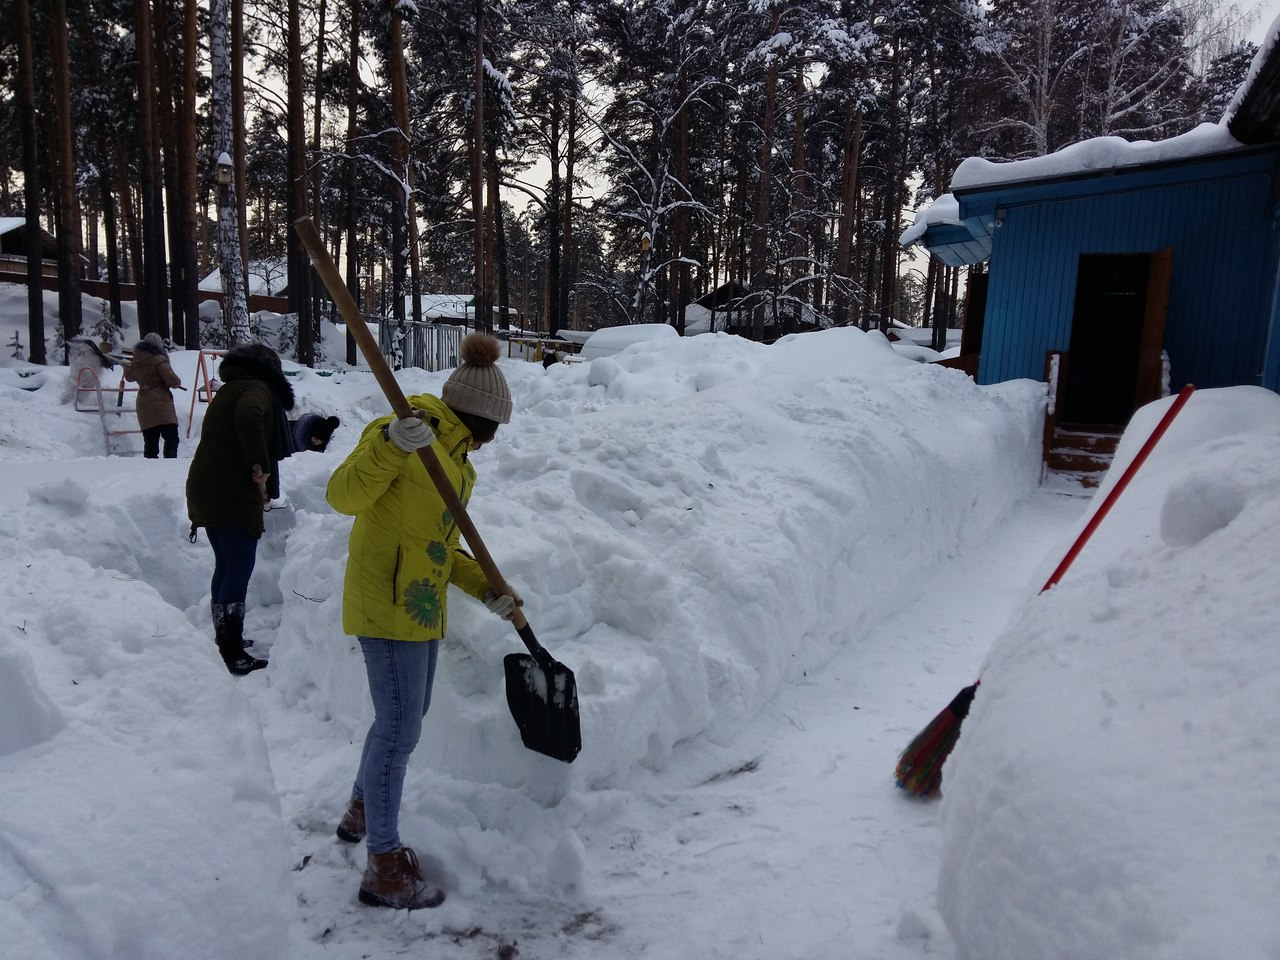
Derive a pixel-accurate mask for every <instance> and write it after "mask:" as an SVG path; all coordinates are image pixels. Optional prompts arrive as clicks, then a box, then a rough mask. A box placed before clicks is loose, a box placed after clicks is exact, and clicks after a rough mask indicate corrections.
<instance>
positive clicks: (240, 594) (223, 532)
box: [204, 527, 258, 603]
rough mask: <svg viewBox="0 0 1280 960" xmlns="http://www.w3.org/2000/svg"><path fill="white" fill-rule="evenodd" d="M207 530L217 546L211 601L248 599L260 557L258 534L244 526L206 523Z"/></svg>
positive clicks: (210, 584) (215, 549) (221, 601)
mask: <svg viewBox="0 0 1280 960" xmlns="http://www.w3.org/2000/svg"><path fill="white" fill-rule="evenodd" d="M204 532H205V534H206V535H207V536H208V538H209V545H210V546H211V547H213V579H212V580H211V581H210V582H209V599H210V601H211V602H213V603H244V598H245V597H246V596H247V595H248V593H249V578H250V577H251V576H253V565H254V563H255V562H256V561H257V559H258V538H257V537H255V536H253V534H251V533H249V532H248V531H247V530H243V529H241V528H240V527H205V531H204Z"/></svg>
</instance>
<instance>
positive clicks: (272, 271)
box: [200, 258, 289, 297]
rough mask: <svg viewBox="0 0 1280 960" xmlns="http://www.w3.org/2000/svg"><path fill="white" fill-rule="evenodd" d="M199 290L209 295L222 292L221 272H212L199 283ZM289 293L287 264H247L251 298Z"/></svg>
mask: <svg viewBox="0 0 1280 960" xmlns="http://www.w3.org/2000/svg"><path fill="white" fill-rule="evenodd" d="M200 289H201V290H204V291H206V292H209V293H221V292H222V270H221V269H219V268H218V267H214V269H213V271H212V272H211V273H210V274H209V275H208V276H207V277H205V278H204V279H203V280H201V281H200ZM288 292H289V264H288V261H286V260H284V259H283V258H281V259H279V260H255V261H253V262H252V263H250V264H249V290H248V295H249V296H251V297H283V296H286V295H287V294H288Z"/></svg>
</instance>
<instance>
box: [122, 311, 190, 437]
mask: <svg viewBox="0 0 1280 960" xmlns="http://www.w3.org/2000/svg"><path fill="white" fill-rule="evenodd" d="M124 378H125V379H126V380H128V381H129V382H130V383H136V384H137V385H138V426H139V427H141V428H142V455H143V456H144V457H146V458H147V459H148V460H155V459H156V458H157V457H159V456H160V441H161V440H162V439H163V440H164V455H165V459H166V460H172V459H173V458H174V457H176V456H177V455H178V411H177V410H176V409H174V406H173V390H174V389H175V388H176V389H179V390H182V389H185V388H184V387H183V386H182V380H181V379H179V377H178V375H177V374H176V373H174V372H173V367H171V366H170V365H169V352H168V351H167V350H165V348H164V341H163V340H161V339H160V334H158V333H148V334H147V335H146V336H145V337H143V338H142V339H141V340H139V341H138V345H137V346H135V347H134V348H133V361H132V362H131V363H129V364H128V365H127V366H126V367H125V368H124Z"/></svg>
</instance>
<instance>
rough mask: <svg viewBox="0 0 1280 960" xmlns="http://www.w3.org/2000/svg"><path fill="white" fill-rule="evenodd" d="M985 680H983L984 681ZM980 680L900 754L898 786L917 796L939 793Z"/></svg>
mask: <svg viewBox="0 0 1280 960" xmlns="http://www.w3.org/2000/svg"><path fill="white" fill-rule="evenodd" d="M980 682H981V681H979V683H980ZM977 691H978V683H974V684H973V685H972V686H969V687H965V688H964V689H963V690H961V691H960V692H959V693H958V694H956V697H955V699H954V700H952V701H951V702H950V703H949V704H947V705H946V707H944V708H943V710H942V712H941V713H939V714H938V715H937V716H936V717H934V718H933V720H932V721H931V722H930V723H929V725H928V726H927V727H925V728H924V729H923V730H921V731H920V732H919V733H918V734H916V738H915V739H914V740H912V741H911V742H910V743H909V744H907V749H905V750H903V751H902V753H901V755H900V756H899V757H898V769H897V774H896V776H897V781H898V786H899V787H900V788H901V789H903V790H905V791H907V793H909V794H911V795H912V796H915V797H921V798H927V797H933V796H937V795H938V790H939V788H940V787H941V786H942V765H943V763H945V762H946V759H947V757H948V756H949V755H950V753H951V748H952V747H954V746H955V745H956V740H958V739H959V737H960V724H961V723H963V722H964V718H965V717H967V716H968V715H969V706H970V705H971V704H972V703H973V695H974V694H975V693H977Z"/></svg>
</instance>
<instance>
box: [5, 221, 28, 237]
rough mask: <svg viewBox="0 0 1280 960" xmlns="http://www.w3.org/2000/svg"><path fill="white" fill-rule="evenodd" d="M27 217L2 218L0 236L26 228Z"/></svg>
mask: <svg viewBox="0 0 1280 960" xmlns="http://www.w3.org/2000/svg"><path fill="white" fill-rule="evenodd" d="M26 224H27V218H26V217H0V236H3V235H4V234H6V233H9V232H10V231H11V230H19V229H21V228H22V227H24V226H26Z"/></svg>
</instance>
